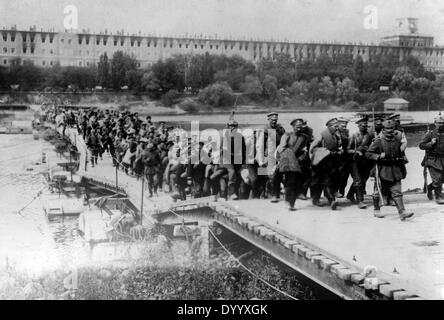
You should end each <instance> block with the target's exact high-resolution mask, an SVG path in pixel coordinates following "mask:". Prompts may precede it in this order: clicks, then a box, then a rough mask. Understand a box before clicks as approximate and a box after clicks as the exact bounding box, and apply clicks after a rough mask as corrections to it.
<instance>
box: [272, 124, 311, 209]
mask: <svg viewBox="0 0 444 320" xmlns="http://www.w3.org/2000/svg"><path fill="white" fill-rule="evenodd" d="M303 123H304V121H303V120H302V119H295V120H293V121H292V122H291V125H292V127H293V130H294V131H293V132H291V133H288V134H287V133H286V134H284V135H283V136H282V139H281V143H280V145H279V147H278V149H277V158H278V168H279V172H280V173H281V174H283V178H284V186H285V202H286V205H287V207H288V209H289V210H290V211H294V210H295V208H294V204H295V202H296V198H297V196H298V195H299V194H301V193H302V192H303V182H304V180H303V168H304V167H306V163H307V161H308V160H309V157H308V148H309V145H310V137H308V136H307V135H305V134H303V133H302V127H303Z"/></svg>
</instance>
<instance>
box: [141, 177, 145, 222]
mask: <svg viewBox="0 0 444 320" xmlns="http://www.w3.org/2000/svg"><path fill="white" fill-rule="evenodd" d="M144 189H145V174H144V173H143V174H142V200H141V201H140V225H142V224H143V191H144Z"/></svg>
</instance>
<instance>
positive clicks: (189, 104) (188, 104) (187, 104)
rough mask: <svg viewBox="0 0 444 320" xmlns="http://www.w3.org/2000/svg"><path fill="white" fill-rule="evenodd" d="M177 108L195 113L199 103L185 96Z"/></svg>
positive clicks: (198, 108)
mask: <svg viewBox="0 0 444 320" xmlns="http://www.w3.org/2000/svg"><path fill="white" fill-rule="evenodd" d="M179 108H180V109H182V110H183V111H185V112H190V113H196V112H198V111H199V110H200V105H199V103H198V102H196V101H194V100H193V99H191V98H187V99H185V100H184V101H182V102H181V103H179Z"/></svg>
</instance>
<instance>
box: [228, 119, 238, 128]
mask: <svg viewBox="0 0 444 320" xmlns="http://www.w3.org/2000/svg"><path fill="white" fill-rule="evenodd" d="M227 126H228V127H238V126H239V123H237V121H236V120H230V121H228V123H227Z"/></svg>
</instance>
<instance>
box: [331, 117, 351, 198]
mask: <svg viewBox="0 0 444 320" xmlns="http://www.w3.org/2000/svg"><path fill="white" fill-rule="evenodd" d="M338 122H339V127H338V132H337V133H338V137H339V143H340V145H341V148H342V151H343V152H342V154H341V157H340V162H339V168H338V185H337V190H335V191H336V193H335V196H336V197H337V198H343V197H344V194H345V188H346V187H347V182H348V177H349V176H350V169H351V165H350V162H351V161H350V155H349V154H348V153H347V149H348V144H349V141H350V131H349V130H348V129H347V125H348V123H349V120H347V119H344V118H339V119H338Z"/></svg>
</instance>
